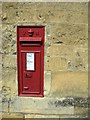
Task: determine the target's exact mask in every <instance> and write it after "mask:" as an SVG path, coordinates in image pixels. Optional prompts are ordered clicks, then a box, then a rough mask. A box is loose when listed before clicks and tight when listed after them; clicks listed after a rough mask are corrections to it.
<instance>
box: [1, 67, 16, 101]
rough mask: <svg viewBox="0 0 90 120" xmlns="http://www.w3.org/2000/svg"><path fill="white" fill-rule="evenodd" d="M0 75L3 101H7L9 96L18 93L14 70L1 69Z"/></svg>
mask: <svg viewBox="0 0 90 120" xmlns="http://www.w3.org/2000/svg"><path fill="white" fill-rule="evenodd" d="M2 73H3V74H2V95H3V99H4V100H6V101H7V100H8V99H9V98H10V97H11V96H12V97H13V96H14V95H16V94H17V92H18V90H17V77H16V70H15V69H11V68H3V70H2Z"/></svg>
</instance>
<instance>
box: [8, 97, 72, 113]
mask: <svg viewBox="0 0 90 120" xmlns="http://www.w3.org/2000/svg"><path fill="white" fill-rule="evenodd" d="M55 100H57V99H54V98H53V99H51V98H49V99H48V98H27V97H16V98H15V99H12V101H11V103H10V112H24V113H39V114H40V113H41V114H73V113H74V107H73V106H71V105H69V106H65V107H64V106H55V105H53V106H52V105H51V104H50V103H51V101H53V102H55ZM26 101H27V102H26Z"/></svg>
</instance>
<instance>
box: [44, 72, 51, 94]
mask: <svg viewBox="0 0 90 120" xmlns="http://www.w3.org/2000/svg"><path fill="white" fill-rule="evenodd" d="M50 90H51V72H50V71H48V72H46V71H45V74H44V95H45V96H49V94H50Z"/></svg>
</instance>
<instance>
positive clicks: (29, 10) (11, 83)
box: [0, 0, 88, 119]
mask: <svg viewBox="0 0 90 120" xmlns="http://www.w3.org/2000/svg"><path fill="white" fill-rule="evenodd" d="M4 1H5V0H4ZM8 1H10V0H8ZM13 1H14V0H13ZM16 1H22V0H16ZM16 1H15V2H3V3H2V15H1V17H2V23H3V24H2V42H0V46H1V47H2V48H3V50H1V49H0V53H1V54H3V55H1V56H2V57H3V59H2V60H1V61H3V70H2V81H3V82H2V90H0V93H2V100H3V111H4V112H8V113H12V112H15V113H16V112H17V113H20V112H22V113H24V114H25V118H26V119H27V118H29V117H31V118H33V117H34V118H35V117H38V118H39V117H40V114H43V115H42V118H44V117H45V118H46V117H48V118H49V117H54V116H55V117H56V116H57V119H58V115H60V116H59V117H60V119H61V118H64V117H66V118H67V117H68V118H69V117H71V118H73V117H74V118H75V117H78V118H80V117H81V116H83V117H85V116H86V111H87V110H86V111H84V110H81V108H80V107H82V109H83V108H85V109H87V108H86V107H87V102H88V101H87V99H85V100H84V99H82V97H84V98H85V97H86V98H87V97H88V73H87V71H88V50H87V48H88V3H71V2H70V3H68V2H66V3H64V2H63V3H58V2H45V1H44V3H43V2H26V1H28V0H25V1H24V2H16ZM0 12H1V11H0ZM17 25H29V26H30V25H36V26H37V25H43V26H45V62H44V68H45V71H44V95H45V96H44V97H43V98H34V97H18V89H17V88H18V84H17V69H16V64H17V63H16V48H17V47H16V39H17V38H16V36H17V35H16V27H17ZM0 28H1V26H0ZM0 36H1V35H0ZM1 43H2V44H1ZM1 56H0V57H1ZM0 66H2V62H0ZM70 71H72V72H70ZM0 84H1V82H0ZM62 97H64V98H62ZM80 97H81V98H80ZM61 98H62V99H61ZM74 106H75V111H74ZM78 108H79V109H80V110H79V109H78ZM81 111H82V112H81ZM83 111H84V112H83ZM30 113H33V115H31V114H30ZM35 113H37V114H38V115H35V116H34V114H35ZM83 113H85V114H84V115H82V114H83ZM44 114H47V115H46V116H44ZM49 114H51V116H49ZM53 114H54V115H53ZM63 114H64V115H63ZM65 115H66V116H65ZM7 116H8V115H7ZM10 116H12V115H11V114H10ZM14 116H17V117H16V119H17V118H18V116H19V115H15V114H14ZM20 117H21V118H22V117H23V116H22V115H20ZM11 118H12V117H11Z"/></svg>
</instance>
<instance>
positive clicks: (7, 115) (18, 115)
mask: <svg viewBox="0 0 90 120" xmlns="http://www.w3.org/2000/svg"><path fill="white" fill-rule="evenodd" d="M2 118H5V119H11V118H13V119H15V120H16V119H17V118H18V119H19V120H23V114H17V113H16V114H15V113H11V114H7V113H3V114H2Z"/></svg>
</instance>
